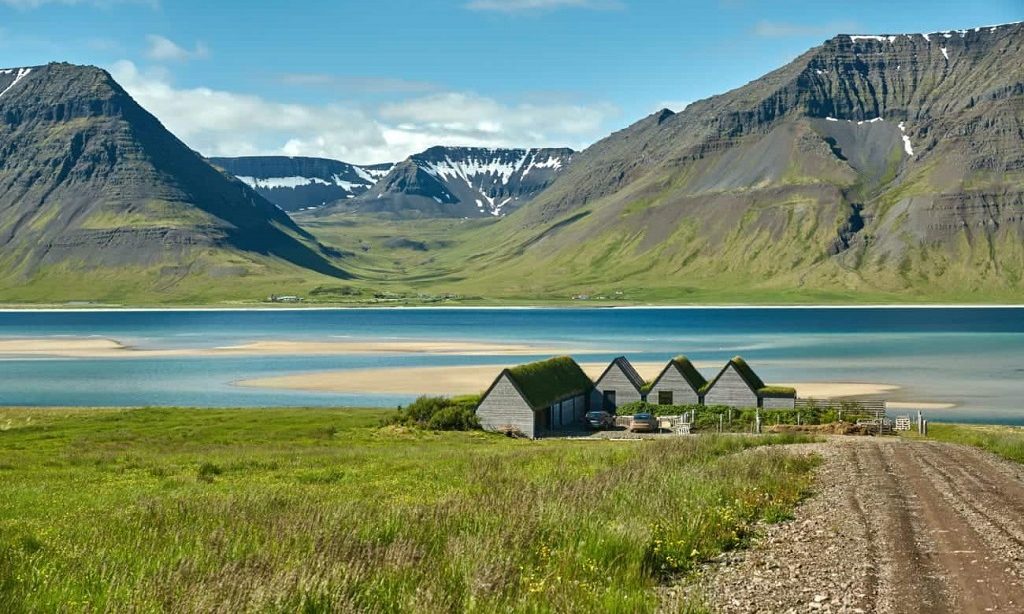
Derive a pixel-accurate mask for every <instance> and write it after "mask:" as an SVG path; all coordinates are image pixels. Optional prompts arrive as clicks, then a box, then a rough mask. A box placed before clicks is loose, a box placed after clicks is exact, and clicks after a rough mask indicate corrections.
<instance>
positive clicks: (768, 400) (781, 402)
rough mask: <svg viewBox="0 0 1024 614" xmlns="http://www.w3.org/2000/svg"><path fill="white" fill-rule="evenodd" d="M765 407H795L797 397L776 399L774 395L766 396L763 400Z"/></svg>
mask: <svg viewBox="0 0 1024 614" xmlns="http://www.w3.org/2000/svg"><path fill="white" fill-rule="evenodd" d="M762 403H764V408H765V409H794V408H795V407H796V399H793V398H788V399H776V398H772V397H765V398H764V399H763V401H762Z"/></svg>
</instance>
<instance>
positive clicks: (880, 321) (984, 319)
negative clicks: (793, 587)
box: [0, 307, 1024, 424]
mask: <svg viewBox="0 0 1024 614" xmlns="http://www.w3.org/2000/svg"><path fill="white" fill-rule="evenodd" d="M90 336H91V337H102V338H111V339H116V340H118V341H120V342H122V343H125V344H127V345H130V346H133V347H138V348H181V347H188V348H206V347H218V346H226V345H239V344H243V343H248V342H252V341H261V340H293V341H314V340H317V341H330V340H345V339H351V340H431V339H433V340H446V341H451V340H472V341H484V342H512V343H523V342H527V343H533V344H537V345H542V346H544V347H546V348H563V349H564V351H566V352H572V353H573V354H574V355H575V356H576V357H577V358H578V359H580V360H585V361H589V362H595V361H601V360H606V359H610V358H612V357H614V356H617V355H620V354H626V355H627V356H629V357H630V359H632V360H634V361H635V362H656V361H662V360H666V359H668V358H669V357H671V356H673V355H676V354H680V353H685V354H687V355H688V356H690V358H691V359H693V360H694V361H696V362H698V363H714V364H720V363H723V362H724V361H726V360H727V359H728V358H730V357H732V356H734V355H736V354H742V355H743V356H744V357H745V358H747V359H748V361H750V362H751V363H752V365H753V366H754V367H755V368H756V369H757V370H758V372H759V373H760V374H761V376H762V377H763V378H764V379H765V380H766V381H769V382H814V381H822V382H866V383H877V384H893V385H897V386H900V390H898V391H896V392H893V393H889V394H886V395H884V396H885V397H886V398H888V399H890V400H904V401H917V402H938V403H955V404H956V407H955V408H953V409H948V410H930V411H928V412H927V413H928V414H929V415H930V416H931V417H932V418H933V419H936V420H957V421H973V422H1000V423H1011V424H1024V309H1022V308H1014V307H983V308H957V307H950V308H902V307H893V308H712V307H709V308H652V309H645V308H637V309H514V308H512V309H452V308H442V309H337V310H247V311H243V310H238V311H227V310H223V311H222V310H194V311H187V310H183V311H172V310H167V311H155V310H154V311H32V312H28V311H10V312H0V339H4V338H48V337H56V338H60V337H90ZM543 357H545V355H537V356H532V357H531V356H526V357H523V356H516V357H503V356H482V357H481V356H453V355H444V356H437V355H427V354H395V355H381V354H377V355H344V356H337V355H334V356H303V355H295V356H281V355H274V356H209V355H197V356H177V357H160V358H156V357H152V358H48V357H32V358H23V357H7V358H2V357H0V405H26V406H137V405H187V406H283V405H289V406H293V405H354V406H393V405H396V404H400V403H405V402H408V401H409V400H410V398H409V397H406V396H396V395H370V394H324V393H306V392H297V391H276V390H268V389H256V388H243V387H239V386H236V385H233V382H237V381H239V380H245V379H250V378H255V377H265V376H270V375H284V374H290V373H299V372H307V371H318V370H337V369H352V368H368V367H399V366H440V365H459V364H480V363H486V364H494V365H495V373H497V371H498V369H499V368H500V366H501V365H505V364H508V363H510V362H520V361H526V360H531V359H533V358H543ZM702 370H703V372H704V374H705V376H706V377H708V378H710V377H712V376H713V375H714V371H715V369H713V368H711V367H704V368H703V369H702Z"/></svg>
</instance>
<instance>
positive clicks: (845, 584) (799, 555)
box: [685, 437, 1024, 613]
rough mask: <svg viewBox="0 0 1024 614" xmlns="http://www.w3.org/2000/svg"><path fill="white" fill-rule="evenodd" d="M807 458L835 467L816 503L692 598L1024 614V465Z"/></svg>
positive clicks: (836, 447)
mask: <svg viewBox="0 0 1024 614" xmlns="http://www.w3.org/2000/svg"><path fill="white" fill-rule="evenodd" d="M804 449H805V450H807V451H815V452H818V453H820V454H822V456H823V457H824V458H825V463H824V464H823V466H822V467H821V469H820V473H819V478H818V487H817V489H816V490H817V492H816V494H815V496H814V497H812V498H811V499H810V500H809V501H807V502H806V503H805V504H804V505H802V506H801V507H800V508H799V509H798V511H797V514H796V518H795V520H793V521H791V522H787V523H784V524H782V525H777V526H774V527H770V528H769V529H768V530H767V532H766V534H765V535H764V536H763V537H762V538H760V539H759V540H758V541H757V542H756V543H755V544H754V545H753V547H752V548H751V549H749V550H747V551H743V552H737V553H733V554H728V555H725V556H723V557H722V559H721V560H720V561H719V562H718V563H717V564H716V565H715V566H714V568H713V569H711V570H710V571H709V572H708V573H707V574H706V575H705V576H704V577H702V578H700V579H699V580H698V581H697V582H696V583H695V586H690V587H687V588H686V589H685V590H686V592H691V591H696V592H698V593H702V594H704V595H705V599H706V601H707V603H708V605H709V606H710V607H711V608H712V609H714V610H716V611H722V612H805V611H808V612H911V613H918V612H920V613H923V612H929V613H931V612H938V613H944V612H949V613H954V612H956V613H960V612H965V613H970V612H1024V468H1022V467H1021V466H1020V465H1015V464H1013V463H1009V462H1005V461H1002V460H1000V459H997V458H996V457H994V456H992V455H990V454H987V453H985V452H982V451H980V450H975V449H973V448H967V447H961V446H955V445H950V444H942V443H936V442H915V441H907V440H899V439H895V438H882V439H879V438H854V437H848V438H836V439H833V440H830V441H829V442H828V443H826V444H813V446H805V447H804ZM691 594H692V593H691Z"/></svg>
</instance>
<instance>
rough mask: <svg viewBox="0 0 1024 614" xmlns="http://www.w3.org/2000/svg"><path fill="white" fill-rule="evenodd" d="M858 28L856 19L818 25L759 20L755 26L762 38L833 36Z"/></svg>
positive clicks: (757, 33) (854, 30)
mask: <svg viewBox="0 0 1024 614" xmlns="http://www.w3.org/2000/svg"><path fill="white" fill-rule="evenodd" d="M858 30H860V26H858V25H857V22H855V21H833V22H830V23H826V24H817V25H815V24H801V23H788V22H783V21H759V22H757V25H755V26H754V34H756V35H757V36H760V37H762V38H795V37H811V36H825V37H832V36H835V35H836V34H841V33H844V32H856V31H858Z"/></svg>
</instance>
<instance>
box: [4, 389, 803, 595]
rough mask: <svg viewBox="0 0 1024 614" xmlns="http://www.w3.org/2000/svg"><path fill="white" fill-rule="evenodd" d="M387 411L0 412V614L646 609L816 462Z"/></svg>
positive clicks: (748, 442)
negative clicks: (420, 423) (398, 417)
mask: <svg viewBox="0 0 1024 614" xmlns="http://www.w3.org/2000/svg"><path fill="white" fill-rule="evenodd" d="M388 414H389V412H385V411H380V410H344V409H338V410H330V409H287V410H280V409H237V410H197V409H135V410H61V409H51V410H17V409H9V410H0V611H3V612H22V611H70V612H79V611H110V610H114V611H124V610H130V611H141V612H146V611H160V610H172V611H231V612H234V611H242V610H249V611H253V610H255V611H268V612H277V611H280V612H294V611H305V612H328V611H338V612H347V611H373V612H397V611H421V612H445V611H483V612H491V611H528V612H541V611H619V612H627V611H628V612H643V611H652V610H654V609H656V608H657V607H658V605H659V601H658V595H659V590H658V589H659V587H661V586H665V585H667V584H672V583H674V582H676V581H678V580H679V579H680V578H681V577H682V576H685V575H686V574H687V573H688V572H690V571H692V570H693V569H694V568H695V566H696V565H697V564H698V563H700V562H701V561H703V560H706V559H709V558H711V557H713V556H715V555H716V554H717V553H719V552H721V551H722V550H725V549H730V548H736V547H741V546H743V545H744V543H745V541H746V540H747V539H748V538H749V537H750V535H751V534H752V532H753V531H754V530H755V528H756V524H757V523H758V522H760V521H778V520H781V519H785V518H787V517H788V516H789V514H790V512H791V510H792V508H793V507H794V506H795V505H796V504H797V503H798V502H799V500H800V499H801V498H802V497H803V496H805V495H806V493H807V491H808V487H809V484H810V479H811V471H812V469H813V466H814V464H815V462H816V461H815V459H813V458H809V457H804V456H796V455H792V454H790V453H787V452H785V451H784V450H782V449H780V448H776V447H773V446H771V445H769V444H776V443H785V442H793V441H800V439H797V438H792V437H790V438H783V437H770V436H765V437H759V438H752V437H744V436H710V435H709V436H701V437H692V438H672V439H664V440H658V441H643V442H636V441H634V442H610V441H572V440H555V439H550V440H541V441H525V440H515V439H509V438H505V437H502V436H498V435H491V434H485V433H482V432H445V433H441V432H433V431H425V430H419V429H413V428H409V427H405V426H397V425H392V426H383V427H382V426H381V424H382V423H383V420H384V419H385V418H386V417H387V416H388ZM751 447H762V449H759V450H752V451H746V452H744V450H745V449H747V448H751ZM681 607H682V608H684V609H689V610H698V609H700V604H699V603H689V604H684V605H683V606H681Z"/></svg>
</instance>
